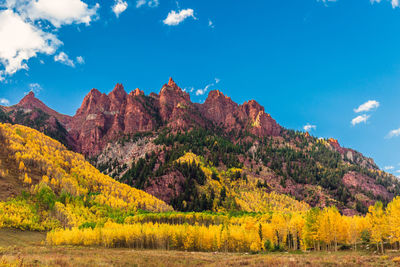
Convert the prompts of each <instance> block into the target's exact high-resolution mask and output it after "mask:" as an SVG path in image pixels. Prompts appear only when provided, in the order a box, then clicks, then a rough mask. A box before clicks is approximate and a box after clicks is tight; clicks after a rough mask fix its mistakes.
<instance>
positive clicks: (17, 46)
mask: <svg viewBox="0 0 400 267" xmlns="http://www.w3.org/2000/svg"><path fill="white" fill-rule="evenodd" d="M98 8H99V4H95V5H94V6H92V7H89V6H88V5H87V4H86V3H85V2H83V1H81V0H0V66H1V67H2V68H0V81H3V80H5V77H6V76H10V75H13V74H14V73H16V72H17V71H18V70H21V69H25V70H27V69H28V61H29V59H30V58H33V57H36V56H38V55H39V54H46V55H53V54H54V53H56V51H57V49H58V48H59V47H60V46H61V45H62V44H63V43H62V41H60V40H59V39H58V37H57V36H56V35H55V33H56V32H57V31H53V30H54V27H56V28H59V27H61V26H63V25H69V24H81V23H84V24H86V25H89V24H90V22H91V21H93V20H94V19H96V18H97V10H98ZM52 26H54V27H52ZM41 62H42V61H41Z"/></svg>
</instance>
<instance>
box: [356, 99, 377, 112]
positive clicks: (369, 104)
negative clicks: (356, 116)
mask: <svg viewBox="0 0 400 267" xmlns="http://www.w3.org/2000/svg"><path fill="white" fill-rule="evenodd" d="M379 105H380V104H379V102H378V101H376V100H369V101H367V102H365V103H364V104H361V105H360V106H359V107H358V108H356V109H354V112H356V113H360V112H368V111H370V110H372V109H374V108H378V107H379Z"/></svg>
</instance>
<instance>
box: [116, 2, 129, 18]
mask: <svg viewBox="0 0 400 267" xmlns="http://www.w3.org/2000/svg"><path fill="white" fill-rule="evenodd" d="M127 8H128V3H127V2H125V1H122V0H116V1H115V3H114V6H113V7H112V11H113V12H114V14H115V16H116V17H117V18H118V17H119V15H121V13H122V12H124V11H125V10H126V9H127Z"/></svg>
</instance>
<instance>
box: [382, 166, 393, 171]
mask: <svg viewBox="0 0 400 267" xmlns="http://www.w3.org/2000/svg"><path fill="white" fill-rule="evenodd" d="M384 169H385V170H386V171H392V170H394V166H385V167H384Z"/></svg>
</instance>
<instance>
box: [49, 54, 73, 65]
mask: <svg viewBox="0 0 400 267" xmlns="http://www.w3.org/2000/svg"><path fill="white" fill-rule="evenodd" d="M54 61H56V62H60V63H62V64H64V65H67V66H70V67H75V63H74V61H73V60H72V59H70V58H69V57H68V55H67V54H65V53H64V52H60V53H58V54H57V55H55V56H54Z"/></svg>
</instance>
